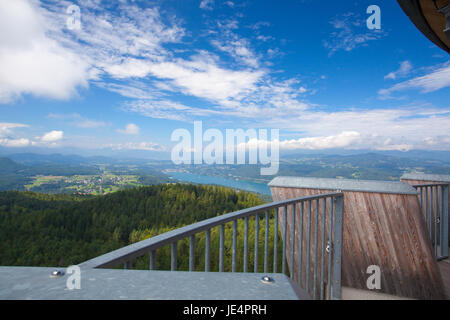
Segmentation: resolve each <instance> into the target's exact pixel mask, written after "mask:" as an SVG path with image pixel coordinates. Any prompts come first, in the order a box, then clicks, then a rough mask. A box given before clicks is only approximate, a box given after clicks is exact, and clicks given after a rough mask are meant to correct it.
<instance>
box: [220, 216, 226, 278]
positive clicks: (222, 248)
mask: <svg viewBox="0 0 450 320" xmlns="http://www.w3.org/2000/svg"><path fill="white" fill-rule="evenodd" d="M219 242H220V243H219V272H223V259H224V254H225V226H224V225H223V224H221V225H220V236H219Z"/></svg>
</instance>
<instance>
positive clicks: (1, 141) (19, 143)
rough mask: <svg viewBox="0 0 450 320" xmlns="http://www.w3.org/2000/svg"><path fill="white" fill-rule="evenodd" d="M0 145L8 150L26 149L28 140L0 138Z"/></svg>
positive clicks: (28, 143)
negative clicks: (8, 148)
mask: <svg viewBox="0 0 450 320" xmlns="http://www.w3.org/2000/svg"><path fill="white" fill-rule="evenodd" d="M0 145H1V146H4V147H10V148H19V147H27V146H29V145H30V140H28V139H25V138H20V139H8V138H0Z"/></svg>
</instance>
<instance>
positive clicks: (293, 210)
mask: <svg viewBox="0 0 450 320" xmlns="http://www.w3.org/2000/svg"><path fill="white" fill-rule="evenodd" d="M291 213H292V214H291V270H289V271H290V274H291V279H294V263H295V260H294V257H295V203H294V204H292V206H291Z"/></svg>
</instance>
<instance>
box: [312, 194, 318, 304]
mask: <svg viewBox="0 0 450 320" xmlns="http://www.w3.org/2000/svg"><path fill="white" fill-rule="evenodd" d="M314 224H315V228H314V269H313V270H314V271H313V279H314V282H313V297H314V299H316V298H317V251H318V250H317V249H318V248H317V244H318V238H319V237H318V235H319V199H317V200H316V216H315V219H314Z"/></svg>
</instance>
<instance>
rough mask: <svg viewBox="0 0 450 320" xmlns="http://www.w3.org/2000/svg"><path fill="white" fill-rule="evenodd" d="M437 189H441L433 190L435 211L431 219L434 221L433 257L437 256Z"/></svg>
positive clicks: (437, 188)
mask: <svg viewBox="0 0 450 320" xmlns="http://www.w3.org/2000/svg"><path fill="white" fill-rule="evenodd" d="M439 189H441V188H439V187H438V186H436V188H435V196H434V208H435V210H434V219H433V221H434V255H435V257H437V256H438V238H437V235H438V219H439V218H438V208H439V205H438V198H439ZM441 190H442V189H441Z"/></svg>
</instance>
